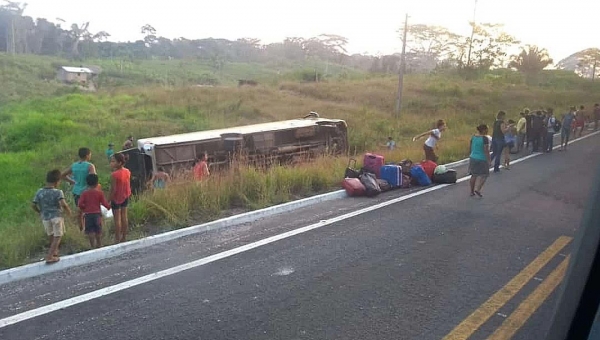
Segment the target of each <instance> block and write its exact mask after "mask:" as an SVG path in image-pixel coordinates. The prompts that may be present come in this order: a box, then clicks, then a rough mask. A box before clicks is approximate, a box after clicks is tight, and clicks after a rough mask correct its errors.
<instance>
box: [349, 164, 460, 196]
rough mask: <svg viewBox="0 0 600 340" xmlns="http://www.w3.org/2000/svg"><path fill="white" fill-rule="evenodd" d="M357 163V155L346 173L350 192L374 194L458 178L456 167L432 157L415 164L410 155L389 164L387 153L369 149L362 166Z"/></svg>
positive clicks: (357, 194)
mask: <svg viewBox="0 0 600 340" xmlns="http://www.w3.org/2000/svg"><path fill="white" fill-rule="evenodd" d="M356 164H357V162H356V159H354V158H351V159H350V160H349V161H348V167H347V168H346V171H345V173H344V180H343V181H342V187H343V188H344V189H345V190H346V193H347V194H348V196H367V197H374V196H377V195H379V194H380V193H382V192H385V191H388V190H393V189H399V188H410V187H412V186H429V185H431V184H432V183H439V184H448V183H456V180H457V174H456V171H455V170H450V169H446V166H444V165H437V164H436V163H435V162H432V161H422V162H421V163H419V164H413V162H412V161H411V160H410V159H404V160H402V161H400V162H398V163H387V164H386V163H385V159H384V157H383V156H381V155H377V154H373V153H367V154H365V156H364V158H363V166H362V168H361V169H360V170H359V169H357V167H356Z"/></svg>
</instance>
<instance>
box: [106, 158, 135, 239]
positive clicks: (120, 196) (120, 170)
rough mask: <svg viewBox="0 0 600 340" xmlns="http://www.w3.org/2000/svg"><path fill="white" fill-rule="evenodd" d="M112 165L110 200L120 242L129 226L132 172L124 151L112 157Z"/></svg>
mask: <svg viewBox="0 0 600 340" xmlns="http://www.w3.org/2000/svg"><path fill="white" fill-rule="evenodd" d="M110 166H111V168H113V169H114V171H113V172H112V174H111V175H110V195H109V200H110V205H111V209H112V211H113V215H114V218H115V243H120V242H124V241H125V239H126V238H127V229H128V227H129V221H128V219H127V205H128V203H129V196H131V184H130V179H131V172H129V169H127V168H125V167H124V166H125V156H123V154H122V153H116V154H114V155H113V156H112V157H111V159H110Z"/></svg>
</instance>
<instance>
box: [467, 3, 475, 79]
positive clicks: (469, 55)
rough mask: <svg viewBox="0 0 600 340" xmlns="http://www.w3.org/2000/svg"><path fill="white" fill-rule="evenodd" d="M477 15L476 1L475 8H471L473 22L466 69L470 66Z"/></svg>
mask: <svg viewBox="0 0 600 340" xmlns="http://www.w3.org/2000/svg"><path fill="white" fill-rule="evenodd" d="M476 15H477V0H475V7H474V8H473V22H472V24H471V25H472V28H471V39H470V40H469V53H468V54H467V68H468V67H469V66H471V49H472V48H473V36H474V35H475V17H476Z"/></svg>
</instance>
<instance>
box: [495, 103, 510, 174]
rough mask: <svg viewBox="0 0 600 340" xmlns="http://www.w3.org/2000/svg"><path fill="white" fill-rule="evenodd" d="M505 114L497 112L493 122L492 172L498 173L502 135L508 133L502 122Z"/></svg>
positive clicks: (506, 126) (502, 146)
mask: <svg viewBox="0 0 600 340" xmlns="http://www.w3.org/2000/svg"><path fill="white" fill-rule="evenodd" d="M505 117H506V112H504V111H499V112H498V114H497V115H496V121H495V122H494V129H493V131H492V153H493V154H494V157H493V159H492V160H493V161H494V172H496V173H497V172H500V160H501V158H502V150H504V146H505V143H504V134H505V133H506V132H507V131H508V129H509V126H508V124H506V123H505V122H504V118H505Z"/></svg>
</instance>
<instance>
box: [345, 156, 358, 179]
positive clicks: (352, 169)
mask: <svg viewBox="0 0 600 340" xmlns="http://www.w3.org/2000/svg"><path fill="white" fill-rule="evenodd" d="M358 175H360V172H359V171H358V170H356V159H354V158H350V159H349V160H348V166H347V167H346V172H344V178H358Z"/></svg>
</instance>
